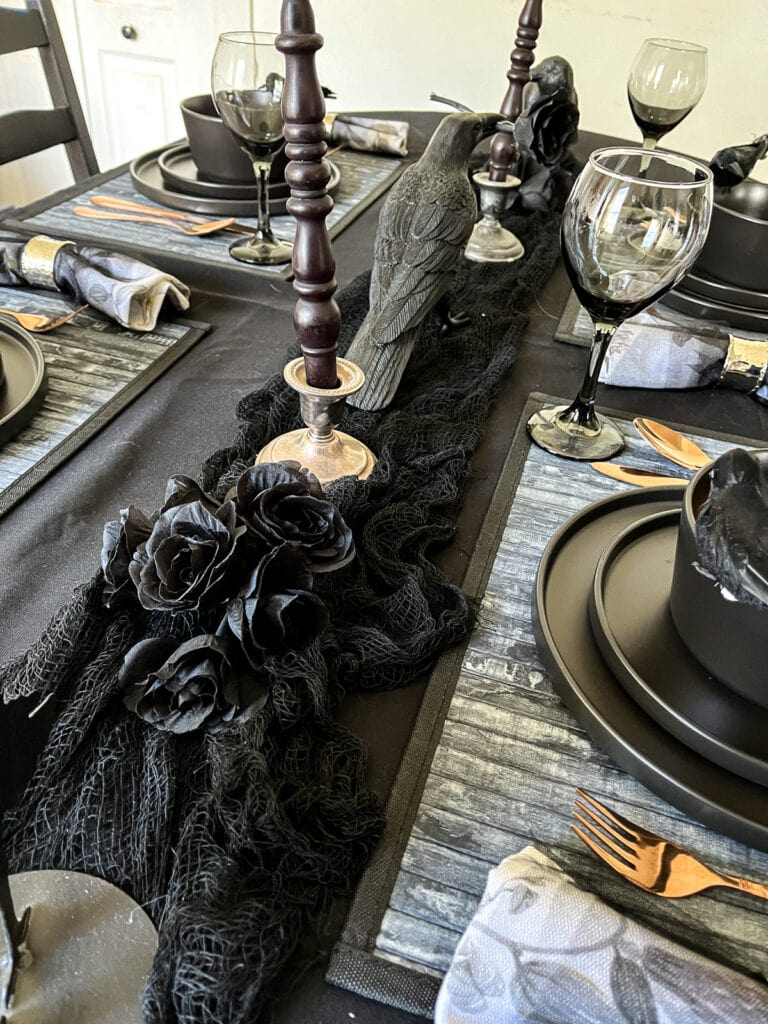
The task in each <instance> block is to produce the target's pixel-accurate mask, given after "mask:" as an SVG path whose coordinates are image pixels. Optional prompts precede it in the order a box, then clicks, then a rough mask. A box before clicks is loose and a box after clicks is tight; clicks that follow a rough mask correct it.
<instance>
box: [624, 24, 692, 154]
mask: <svg viewBox="0 0 768 1024" xmlns="http://www.w3.org/2000/svg"><path fill="white" fill-rule="evenodd" d="M706 84H707V48H706V47H705V46H699V44H698V43H686V42H685V41H684V40H683V39H646V40H645V41H644V42H643V45H642V46H641V47H640V50H639V51H638V54H637V56H636V57H635V59H634V62H633V64H632V68H631V70H630V72H629V79H628V81H627V97H628V99H629V106H630V108H631V110H632V116H633V117H634V119H635V123H636V124H637V127H638V128H639V129H640V131H641V132H642V133H643V148H644V149H655V148H656V144H657V142H658V141H659V139H661V138H662V137H663V136H664V135H666V134H667V132H670V131H672V129H673V128H676V127H677V125H679V124H680V122H681V121H682V120H683V118H685V117H687V116H688V114H690V112H691V111H692V110H693V108H694V107H695V106H696V104H697V103H698V102H699V100H700V99H701V97H702V95H703V93H704V86H705V85H706Z"/></svg>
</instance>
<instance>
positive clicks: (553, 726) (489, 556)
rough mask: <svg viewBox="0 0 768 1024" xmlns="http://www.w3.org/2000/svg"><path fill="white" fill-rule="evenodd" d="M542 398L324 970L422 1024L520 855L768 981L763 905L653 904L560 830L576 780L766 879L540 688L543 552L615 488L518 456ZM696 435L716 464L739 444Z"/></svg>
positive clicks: (633, 447) (632, 447)
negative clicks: (498, 878)
mask: <svg viewBox="0 0 768 1024" xmlns="http://www.w3.org/2000/svg"><path fill="white" fill-rule="evenodd" d="M538 404H541V402H540V397H539V399H537V400H535V401H533V403H532V404H531V406H530V407H529V408H528V409H527V410H526V412H525V414H524V416H523V419H522V422H521V429H520V431H519V432H518V435H517V437H516V440H515V443H514V445H513V447H512V450H511V452H510V456H509V458H508V460H507V465H506V467H505V469H504V472H503V473H502V477H501V480H500V482H499V486H498V489H497V492H496V497H495V499H494V503H493V505H492V507H491V509H490V511H489V514H488V516H487V519H486V522H485V524H484V529H483V534H482V535H481V538H480V541H479V543H478V547H477V550H476V552H475V555H474V556H473V560H472V563H471V565H470V568H469V571H468V575H467V579H466V580H465V583H464V586H465V589H467V590H468V591H469V592H470V593H475V594H478V595H480V594H482V595H483V596H482V604H481V608H480V614H479V620H478V625H477V627H476V628H475V630H474V632H473V634H472V636H471V638H470V640H469V642H468V644H467V646H466V648H465V649H464V650H463V651H460V652H458V653H456V652H453V653H452V654H451V653H449V654H448V655H447V656H446V657H445V658H444V659H442V661H441V662H440V663H439V664H438V666H437V668H436V670H435V672H434V673H433V676H432V678H431V679H430V683H429V687H428V689H427V693H426V695H425V698H424V702H423V704H422V708H421V711H420V714H419V719H418V722H417V725H416V728H415V730H414V734H413V739H412V741H411V744H410V746H409V748H408V751H407V753H406V756H405V758H404V761H403V765H402V768H401V771H400V774H399V775H398V779H397V781H396V784H395V787H394V789H393V792H392V796H391V798H390V802H389V805H388V814H387V817H388V824H387V831H386V834H385V837H384V839H383V840H382V843H381V844H380V847H379V849H378V850H377V853H376V855H375V857H374V860H373V861H372V863H371V865H370V866H369V869H368V871H367V872H366V874H365V876H364V878H363V880H362V882H361V884H360V886H359V888H358V892H357V895H356V898H355V901H354V903H353V906H352V909H351V912H350V915H349V919H348V922H347V926H346V928H345V932H344V935H343V936H342V940H341V941H340V943H339V944H338V945H337V947H336V949H335V951H334V954H333V957H332V960H331V964H330V968H329V972H328V980H329V981H331V982H333V983H336V984H339V985H341V986H343V987H346V988H349V989H352V990H353V991H356V992H358V993H360V994H362V995H365V996H368V997H370V998H374V999H379V1000H380V1001H383V1002H387V1003H390V1004H391V1005H394V1006H398V1007H400V1008H401V1009H404V1010H408V1011H410V1012H412V1013H421V1014H423V1015H424V1016H431V1013H432V1009H433V1005H434V999H435V996H436V994H437V989H438V987H439V984H440V979H441V977H442V975H443V973H444V972H445V970H446V969H447V967H448V964H449V963H450V960H451V957H452V954H453V951H454V949H455V946H456V944H457V942H458V940H459V937H460V935H461V933H462V932H463V930H464V929H465V928H466V926H467V924H468V923H469V920H470V918H471V916H472V914H473V913H474V910H475V908H476V906H477V904H478V902H479V898H480V895H481V894H482V891H483V889H484V886H485V881H486V876H487V873H488V871H489V869H490V868H491V867H492V866H493V865H495V864H497V863H498V862H499V861H501V860H502V859H503V858H504V857H506V856H508V855H509V854H511V853H514V852H516V851H518V850H520V849H522V848H523V847H524V846H526V845H528V844H529V843H533V844H534V845H536V846H538V847H540V848H541V849H543V850H544V851H545V852H547V853H548V854H549V855H550V856H552V857H554V859H555V860H557V861H558V862H559V863H560V864H562V865H564V866H565V867H566V868H567V870H568V871H569V872H570V873H571V874H572V875H573V876H574V877H575V878H576V880H577V882H578V883H579V884H581V885H583V887H585V888H588V889H590V890H591V891H593V892H595V893H597V894H598V895H600V896H601V897H602V898H604V899H606V900H607V901H608V902H610V903H612V904H613V905H614V906H616V907H617V908H619V909H620V910H623V911H625V912H627V913H628V914H630V915H631V916H633V917H635V918H637V919H639V920H640V921H642V922H643V923H645V924H647V925H649V926H650V927H654V928H656V929H658V930H660V931H662V932H664V933H665V934H667V935H670V936H672V937H674V938H677V939H678V940H679V941H682V942H685V943H687V944H688V945H691V946H693V947H695V948H699V949H700V950H702V951H703V952H705V953H706V954H708V955H715V956H717V957H718V958H719V959H722V960H724V961H725V962H727V963H730V964H732V965H736V966H739V967H741V968H742V969H744V970H747V971H750V972H756V973H766V972H768V952H767V951H766V950H767V946H768V944H767V943H766V939H767V938H768V916H767V915H766V906H765V904H763V903H762V902H761V901H759V900H754V899H750V898H749V897H744V896H743V895H742V894H734V893H732V892H731V891H728V890H714V891H710V892H709V893H707V894H702V895H700V896H694V897H691V898H689V899H686V900H683V901H672V900H661V899H658V898H657V897H653V896H649V895H648V894H646V893H644V892H642V891H641V890H639V889H635V888H634V887H633V886H631V885H629V884H628V883H626V882H624V881H623V880H622V879H620V878H619V877H618V876H616V875H614V874H613V872H611V871H610V870H609V869H608V868H606V867H605V866H604V865H603V864H602V863H601V862H600V861H598V860H597V859H596V858H595V857H593V856H592V855H591V854H589V853H588V852H587V851H586V850H585V848H584V847H583V846H582V844H581V843H580V841H579V840H578V839H577V838H576V837H575V836H574V835H573V834H572V833H571V831H570V828H569V824H570V821H571V810H572V807H573V799H574V787H575V786H577V785H580V786H583V787H584V788H586V789H587V790H589V791H590V792H592V793H594V794H595V795H596V796H597V797H598V798H599V799H603V800H604V801H605V802H606V803H607V804H609V805H610V806H612V807H614V808H616V809H617V810H619V811H620V812H624V813H625V814H626V815H627V817H629V818H634V819H635V820H641V821H645V822H647V823H648V822H653V825H654V826H655V828H656V829H657V830H658V831H659V832H661V833H662V834H664V835H667V836H669V837H674V838H675V839H677V840H678V841H679V842H680V843H681V844H682V845H685V846H687V847H688V848H689V849H691V850H694V851H698V852H700V853H701V854H702V855H705V856H706V858H707V859H708V860H709V862H710V863H712V864H714V865H716V866H720V867H722V868H724V869H725V870H727V871H731V872H733V873H737V874H743V875H746V876H751V877H754V878H766V877H768V854H765V853H761V852H758V851H755V850H752V849H749V848H748V847H746V846H743V845H741V844H739V843H736V842H734V841H732V840H730V839H727V838H725V837H724V836H721V835H718V834H716V833H714V832H712V831H710V830H709V829H707V828H705V827H704V826H703V825H700V824H698V823H697V822H695V821H693V820H691V819H689V818H687V817H686V816H685V815H683V814H682V813H681V812H679V811H677V810H676V809H675V808H673V807H671V806H670V805H669V804H668V803H666V802H665V801H664V800H662V799H660V798H658V797H656V796H654V794H653V793H651V792H650V791H649V790H647V789H645V788H644V787H643V786H642V785H640V784H639V783H638V782H636V781H635V780H634V779H633V778H631V777H630V776H629V775H627V774H626V773H625V772H624V771H623V770H622V769H620V768H619V767H618V766H617V765H616V764H615V763H614V762H613V761H612V760H611V759H610V758H609V757H608V756H607V755H606V754H604V753H602V752H601V751H600V750H598V749H597V748H596V747H595V746H594V744H593V743H592V742H591V740H590V739H589V737H588V736H587V735H586V734H585V732H584V731H583V730H582V729H581V728H580V726H579V725H578V724H577V723H576V721H575V719H574V718H573V716H572V715H571V714H570V712H569V711H568V710H567V709H566V708H565V706H564V705H563V703H562V701H561V700H560V698H559V697H558V696H557V695H556V694H555V692H554V691H553V688H552V685H551V683H550V681H549V679H548V678H547V677H546V674H545V672H544V669H543V668H542V665H541V662H540V660H539V656H538V652H537V649H536V644H535V641H534V638H533V631H532V625H531V612H530V605H531V594H532V587H533V582H534V578H535V575H536V570H537V567H538V562H539V559H540V556H541V554H542V552H543V550H544V548H545V546H546V544H547V542H548V541H549V539H550V537H551V536H552V534H553V533H554V532H555V531H556V529H557V528H558V527H559V526H560V525H561V524H562V523H563V522H565V521H566V520H567V519H568V518H569V517H570V516H571V515H573V514H574V513H575V512H577V511H579V510H580V509H581V508H583V507H584V506H585V505H586V504H588V503H589V502H591V501H595V500H597V499H599V498H604V497H606V496H607V495H609V494H613V493H617V492H618V491H621V490H623V489H624V486H623V485H621V484H619V483H616V482H615V481H612V480H609V479H607V478H606V477H603V476H600V475H599V474H597V473H595V472H594V471H593V470H592V469H591V468H590V467H589V466H588V465H584V464H580V463H576V462H569V461H567V460H561V459H556V458H553V457H552V456H549V455H547V454H546V453H545V452H543V451H541V450H540V449H538V448H536V447H532V446H529V444H528V441H527V438H526V436H525V432H524V429H523V427H522V424H524V423H525V420H526V419H527V417H528V415H529V414H530V412H531V411H532V408H533V407H535V406H536V405H538ZM625 432H626V433H627V436H628V447H627V450H626V452H625V453H623V454H622V460H623V461H626V462H628V463H631V464H633V465H637V466H640V467H644V468H648V469H654V470H656V471H659V472H664V473H667V474H669V473H670V472H671V471H672V470H671V469H670V465H669V464H668V463H666V462H665V461H664V460H663V459H662V458H661V457H660V456H657V455H656V454H655V453H654V452H653V451H652V450H651V449H650V448H648V447H647V446H646V445H645V444H644V442H642V441H641V440H640V439H639V438H637V436H636V435H635V434H634V431H633V429H632V427H631V426H630V425H629V424H628V423H627V424H626V426H625ZM688 433H689V434H693V433H694V432H693V431H690V430H689V431H688ZM699 439H700V441H701V443H702V444H703V445H704V446H705V448H706V450H707V451H708V452H709V453H710V454H712V455H713V456H717V455H718V454H720V453H721V452H722V451H723V450H725V449H726V448H728V447H729V446H731V445H732V443H733V439H730V440H724V439H722V438H719V439H715V438H713V437H710V436H709V435H708V436H707V437H701V436H700V435H699ZM739 440H743V439H739Z"/></svg>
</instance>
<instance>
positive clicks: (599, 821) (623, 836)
mask: <svg viewBox="0 0 768 1024" xmlns="http://www.w3.org/2000/svg"><path fill="white" fill-rule="evenodd" d="M575 804H576V807H578V809H579V810H580V811H583V812H584V814H585V815H586V817H587V818H588V819H589V821H591V822H593V824H595V825H596V826H597V827H598V828H599V829H600V830H601V831H603V832H607V833H608V834H609V835H612V836H613V838H614V839H617V840H618V841H619V842H620V843H622V844H623V845H624V846H625V847H626V850H627V853H632V854H634V853H635V841H634V840H633V839H630V838H629V837H628V836H627V833H626V832H619V831H618V830H617V829H615V828H614V827H613V825H611V823H610V822H609V821H608V820H607V819H605V818H602V817H600V816H599V815H597V814H596V813H595V812H594V811H593V810H592V808H591V807H588V806H587V805H586V804H584V803H582V802H581V800H578V799H577V800H576V801H575ZM573 813H574V815H576V817H577V818H578V817H579V815H578V814H576V812H575V811H574V812H573ZM617 852H619V851H617Z"/></svg>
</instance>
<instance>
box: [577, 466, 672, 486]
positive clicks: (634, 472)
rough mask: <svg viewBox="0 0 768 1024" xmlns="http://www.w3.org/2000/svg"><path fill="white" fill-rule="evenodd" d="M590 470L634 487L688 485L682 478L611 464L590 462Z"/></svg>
mask: <svg viewBox="0 0 768 1024" xmlns="http://www.w3.org/2000/svg"><path fill="white" fill-rule="evenodd" d="M590 465H591V466H592V469H595V470H597V472H598V473H602V474H603V476H609V477H611V479H612V480H620V481H621V482H622V483H623V484H634V486H635V487H669V485H670V484H680V486H681V487H685V486H687V485H688V481H687V479H685V478H684V477H682V476H663V475H662V474H661V473H654V472H652V471H651V470H649V469H636V468H635V467H634V466H620V465H618V464H616V463H613V462H591V463H590Z"/></svg>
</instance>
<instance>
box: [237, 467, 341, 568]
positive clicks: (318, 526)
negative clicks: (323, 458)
mask: <svg viewBox="0 0 768 1024" xmlns="http://www.w3.org/2000/svg"><path fill="white" fill-rule="evenodd" d="M235 500H236V502H237V507H238V509H239V511H240V515H241V516H242V517H243V519H244V521H245V522H246V524H247V526H248V529H249V530H250V531H252V532H253V533H254V534H256V536H258V537H260V538H262V539H263V540H265V541H267V542H268V543H270V544H283V543H288V544H292V545H294V546H296V547H298V548H300V549H301V550H302V551H303V552H304V554H305V556H306V558H307V561H308V563H309V567H310V569H312V570H313V571H314V572H329V571H330V570H332V569H338V568H340V567H341V566H342V565H346V564H347V562H350V561H351V560H352V559H353V558H354V557H355V542H354V540H353V537H352V531H351V530H350V529H349V527H348V526H347V524H346V523H345V522H344V519H343V517H342V515H341V513H340V512H339V510H338V509H337V508H336V507H335V506H334V505H332V504H331V503H330V502H329V501H327V500H326V498H325V495H324V494H323V489H322V487H321V486H320V483H319V482H318V480H317V478H316V477H315V476H313V475H312V474H311V473H309V472H307V471H306V470H303V469H301V468H300V467H299V464H298V463H291V462H273V463H264V464H263V465H259V466H252V467H251V468H250V469H248V470H246V472H245V473H243V474H242V476H241V477H240V479H239V480H238V481H237V487H236V498H235Z"/></svg>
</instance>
